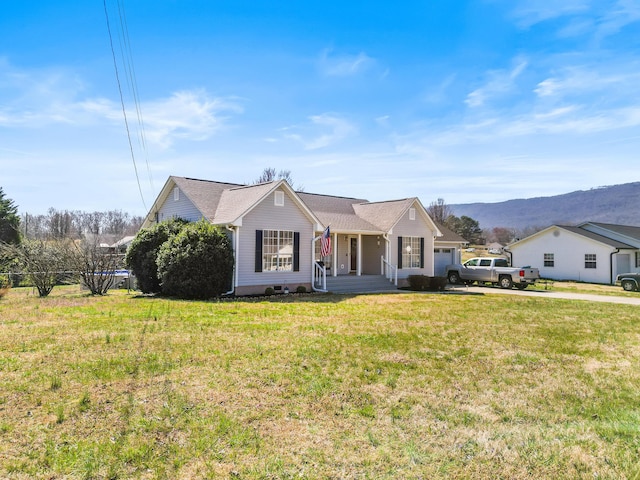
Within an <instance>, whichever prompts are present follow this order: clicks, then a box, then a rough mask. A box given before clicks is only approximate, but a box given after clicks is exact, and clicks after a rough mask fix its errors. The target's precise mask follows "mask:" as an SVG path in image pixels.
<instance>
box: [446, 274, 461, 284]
mask: <svg viewBox="0 0 640 480" xmlns="http://www.w3.org/2000/svg"><path fill="white" fill-rule="evenodd" d="M448 280H449V283H450V284H451V285H457V284H458V283H460V275H458V273H457V272H449V276H448Z"/></svg>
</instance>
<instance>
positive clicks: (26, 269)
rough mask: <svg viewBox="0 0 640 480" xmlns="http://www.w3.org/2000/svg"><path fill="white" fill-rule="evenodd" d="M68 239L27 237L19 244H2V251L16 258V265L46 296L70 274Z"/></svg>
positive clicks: (43, 295) (39, 292)
mask: <svg viewBox="0 0 640 480" xmlns="http://www.w3.org/2000/svg"><path fill="white" fill-rule="evenodd" d="M67 242H68V241H67V240H63V239H51V240H42V239H36V240H33V239H26V240H24V241H23V242H22V243H21V244H19V245H8V244H1V245H0V251H2V254H3V255H5V256H10V257H11V258H13V259H14V260H15V265H16V266H17V268H18V269H19V273H22V274H23V275H24V276H25V277H26V278H27V279H28V280H29V281H30V282H31V283H32V284H33V285H34V286H35V287H36V288H37V289H38V295H40V296H41V297H46V296H47V295H49V294H50V293H51V290H53V287H55V286H56V285H57V284H58V283H60V281H61V280H62V279H63V278H64V277H65V276H66V275H69V272H68V271H67V268H68V264H67V258H68V257H67V254H66V252H67V250H68V249H67V248H66V245H65V244H66V243H67Z"/></svg>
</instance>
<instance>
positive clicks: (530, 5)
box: [509, 0, 591, 28]
mask: <svg viewBox="0 0 640 480" xmlns="http://www.w3.org/2000/svg"><path fill="white" fill-rule="evenodd" d="M509 4H510V5H513V10H512V12H511V16H512V17H513V18H514V19H515V21H516V24H517V25H518V26H519V27H521V28H529V27H531V26H533V25H535V24H537V23H540V22H544V21H547V20H552V19H556V18H560V17H566V16H573V15H577V14H581V13H585V12H588V11H589V9H590V8H591V6H590V4H589V1H588V0H563V1H562V2H550V1H548V0H517V1H512V0H510V1H509Z"/></svg>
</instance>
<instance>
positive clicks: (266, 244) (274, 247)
mask: <svg viewBox="0 0 640 480" xmlns="http://www.w3.org/2000/svg"><path fill="white" fill-rule="evenodd" d="M292 270H293V232H290V231H287V230H264V231H263V233H262V271H263V272H275V271H279V272H290V271H292Z"/></svg>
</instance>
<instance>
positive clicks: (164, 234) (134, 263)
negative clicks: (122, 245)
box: [125, 219, 187, 293]
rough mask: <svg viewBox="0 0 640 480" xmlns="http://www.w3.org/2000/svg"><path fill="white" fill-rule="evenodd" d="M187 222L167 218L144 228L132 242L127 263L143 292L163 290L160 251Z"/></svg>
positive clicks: (126, 258) (128, 250) (126, 257)
mask: <svg viewBox="0 0 640 480" xmlns="http://www.w3.org/2000/svg"><path fill="white" fill-rule="evenodd" d="M186 224H187V221H186V220H182V219H172V220H167V221H165V222H161V223H158V224H157V225H154V226H153V227H151V228H143V229H142V230H140V231H139V232H138V234H137V235H136V237H135V238H134V239H133V241H132V242H131V245H130V246H129V248H128V249H127V255H126V256H125V263H126V264H127V266H128V267H129V268H130V269H131V270H132V271H133V274H134V275H135V276H136V280H137V282H138V288H139V289H140V290H141V291H142V292H143V293H157V292H160V291H161V288H160V278H159V276H158V265H157V263H156V259H157V257H158V251H159V250H160V247H161V246H162V244H163V243H164V242H166V241H167V240H169V238H170V237H172V236H173V235H175V234H177V233H178V232H179V231H180V230H181V229H182V227H184V226H185V225H186Z"/></svg>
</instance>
